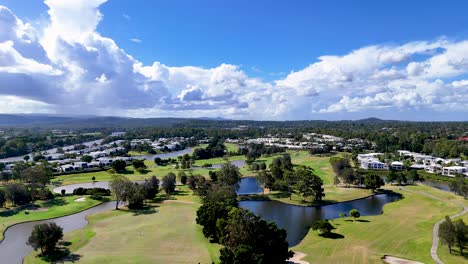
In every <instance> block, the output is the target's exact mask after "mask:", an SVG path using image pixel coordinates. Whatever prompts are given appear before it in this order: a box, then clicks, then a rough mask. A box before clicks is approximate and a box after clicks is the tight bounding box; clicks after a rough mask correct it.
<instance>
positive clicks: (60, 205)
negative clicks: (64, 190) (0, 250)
mask: <svg viewBox="0 0 468 264" xmlns="http://www.w3.org/2000/svg"><path fill="white" fill-rule="evenodd" d="M79 197H80V196H75V195H73V196H65V197H58V198H55V199H54V200H52V201H49V202H43V201H37V202H36V204H37V205H39V206H40V207H38V208H37V209H36V210H21V211H19V212H18V213H16V214H10V211H7V210H3V209H1V210H0V240H1V239H3V231H5V229H6V228H7V227H9V226H11V225H13V224H17V223H22V222H26V221H35V220H43V219H49V218H54V217H60V216H64V215H69V214H73V213H76V212H79V211H83V210H85V209H88V208H90V207H92V206H94V205H97V204H99V203H101V202H100V201H96V200H92V199H88V198H87V199H85V201H84V202H75V199H77V198H79ZM26 211H27V212H28V214H26V213H25V212H26Z"/></svg>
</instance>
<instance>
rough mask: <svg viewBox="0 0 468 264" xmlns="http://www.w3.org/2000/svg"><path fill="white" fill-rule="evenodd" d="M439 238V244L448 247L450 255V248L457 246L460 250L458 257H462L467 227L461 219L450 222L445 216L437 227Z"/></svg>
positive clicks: (466, 240)
mask: <svg viewBox="0 0 468 264" xmlns="http://www.w3.org/2000/svg"><path fill="white" fill-rule="evenodd" d="M439 238H440V240H441V242H442V243H443V244H445V245H447V246H448V249H449V252H450V254H452V248H453V246H454V245H457V246H458V248H459V249H460V255H462V256H463V248H464V247H465V246H466V244H467V242H468V226H466V224H465V222H463V220H462V219H458V220H457V221H455V222H452V220H451V219H450V217H448V216H446V217H445V221H443V222H442V223H441V224H440V226H439Z"/></svg>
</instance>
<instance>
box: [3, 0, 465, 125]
mask: <svg viewBox="0 0 468 264" xmlns="http://www.w3.org/2000/svg"><path fill="white" fill-rule="evenodd" d="M56 2H59V1H58V0H50V1H49V3H48V4H45V3H44V2H42V1H39V0H0V5H3V6H6V7H7V8H9V9H10V10H11V13H13V14H14V15H15V16H16V17H17V18H18V19H19V20H21V21H22V22H24V23H31V25H32V26H33V27H34V28H35V29H36V31H37V32H38V33H37V35H38V36H37V38H38V39H40V41H39V42H40V45H42V46H43V48H44V50H45V53H46V54H48V55H47V56H49V57H50V56H51V55H50V54H53V53H54V52H53V51H52V48H56V45H55V44H54V45H49V44H51V43H52V42H55V41H58V39H63V40H65V42H67V43H69V44H71V43H73V44H79V45H82V46H83V47H88V48H89V47H97V46H101V45H100V44H99V43H97V42H96V40H95V39H94V40H93V42H90V41H88V40H87V41H84V40H83V37H82V36H84V35H88V36H89V35H90V34H98V35H99V37H100V38H102V39H100V40H99V41H102V40H103V39H111V40H113V41H115V45H116V47H118V48H121V49H123V52H122V53H123V54H127V55H131V56H132V57H133V59H134V61H133V62H128V63H132V64H134V65H135V64H141V65H142V67H143V68H144V67H146V68H144V69H141V72H140V73H141V74H142V75H144V77H146V78H147V79H149V80H150V81H151V85H154V82H158V85H156V86H154V87H153V86H151V87H150V88H144V89H146V90H147V91H148V90H151V92H150V93H151V95H152V96H154V98H152V100H151V101H144V100H142V102H141V103H135V102H134V101H132V102H130V103H129V102H125V101H126V100H125V98H122V97H121V94H125V93H126V92H129V91H125V90H124V89H123V88H122V89H121V88H115V83H114V86H113V87H109V88H106V89H109V90H112V91H115V92H112V93H113V95H114V94H115V99H114V102H115V100H117V99H122V101H123V102H122V104H123V105H125V104H126V106H125V107H124V106H123V105H119V104H116V105H109V102H95V100H93V99H89V100H84V102H76V103H75V104H76V105H74V107H70V108H67V109H63V107H60V109H61V110H60V111H65V112H76V109H78V108H80V109H82V108H87V107H84V106H86V105H88V104H92V105H97V107H96V108H92V109H91V110H92V111H94V112H95V113H96V114H106V115H107V114H118V115H129V116H142V115H151V116H160V115H168V114H170V113H174V111H175V113H176V115H180V116H185V115H187V114H190V115H194V116H195V115H202V116H225V117H230V118H257V117H258V118H260V119H316V118H326V119H341V118H351V119H352V118H361V117H366V116H369V115H370V116H374V114H373V113H375V115H376V116H380V117H383V118H393V119H402V118H401V116H405V117H410V118H414V119H419V120H430V119H431V118H433V117H434V116H440V117H441V118H440V119H444V120H445V119H457V120H460V119H462V120H463V119H466V117H465V116H466V111H467V110H466V109H465V108H466V107H463V105H466V103H468V102H467V101H466V100H467V98H466V95H464V93H465V92H466V91H467V90H466V89H467V88H466V86H465V85H464V82H463V81H464V80H465V79H466V77H467V74H468V69H466V72H465V68H464V67H466V65H465V64H463V63H462V65H459V67H461V68H462V69H463V71H456V72H455V71H454V70H453V69H448V67H450V65H451V64H450V63H447V65H445V67H446V68H444V69H439V68H434V67H435V66H434V65H435V64H431V63H434V61H438V60H442V59H439V58H438V57H437V55H439V56H443V55H444V52H445V51H447V50H449V49H450V47H453V48H452V50H455V51H456V52H461V53H463V54H460V55H466V54H464V53H465V49H464V48H463V47H464V45H465V44H464V41H465V40H466V39H467V37H468V16H467V15H466V10H468V2H466V1H387V2H383V1H299V0H295V1H279V0H277V1H267V0H258V1H247V0H238V1H233V0H232V1H231V0H226V1H215V0H210V1H208V0H206V1H204V0H200V1H193V0H171V1H143V0H133V1H118V0H109V1H104V0H90V1H88V2H86V1H85V0H70V1H69V3H72V2H73V4H70V5H71V6H74V5H75V4H76V8H75V7H73V8H63V7H61V6H60V4H59V3H56ZM91 2H93V3H91ZM48 10H56V11H57V13H59V12H62V13H64V14H63V17H65V18H66V17H67V16H68V17H70V21H72V22H70V23H71V26H70V27H76V28H74V29H73V30H71V31H73V32H77V31H80V30H82V29H83V28H85V27H87V26H89V27H90V30H83V32H81V33H79V34H78V33H77V34H75V35H74V36H73V37H72V36H70V35H69V34H68V33H67V32H65V31H67V29H64V28H60V27H59V26H56V27H54V26H53V24H54V21H53V19H51V16H50V15H49V13H48ZM84 10H87V11H90V12H91V13H92V12H94V11H97V12H100V13H101V14H102V16H101V19H99V18H96V16H95V14H94V13H93V14H91V15H90V17H87V16H88V15H83V16H82V19H83V20H85V21H86V20H90V21H94V20H95V22H96V23H95V24H96V25H85V26H84V27H82V26H83V25H81V23H83V21H80V12H81V13H83V12H84ZM66 12H68V13H69V14H65V13H66ZM74 12H75V13H76V14H73V13H74ZM75 15H76V16H75ZM75 17H76V21H73V19H74V18H75ZM60 19H61V18H57V21H56V22H57V23H59V22H60ZM67 23H68V21H67ZM91 24H92V23H91ZM46 28H52V30H50V31H54V34H51V33H50V32H49V33H44V32H45V29H46ZM45 35H49V38H45V37H44V36H45ZM52 35H53V40H51V38H52ZM78 35H80V37H78ZM132 39H133V41H132ZM0 40H1V39H0ZM5 40H6V39H4V41H5ZM99 41H98V42H99ZM0 42H1V41H0ZM421 42H424V43H425V46H424V47H417V48H416V46H418V45H419V46H421V45H420V44H418V43H421ZM457 45H458V46H462V47H461V48H460V47H458V46H457ZM75 46H76V45H75ZM369 47H374V49H372V51H367V50H366V49H367V48H369ZM356 51H357V52H356ZM55 52H56V50H55ZM102 52H103V53H102V54H107V55H109V52H104V50H103V51H102ZM353 52H354V53H356V54H358V55H357V56H354V55H355V54H354V53H353ZM394 52H402V53H404V54H403V55H401V56H402V57H401V58H400V59H399V60H398V59H395V60H393V59H392V60H390V61H385V60H382V61H379V62H369V61H370V60H372V58H373V57H375V56H388V54H394ZM20 53H21V52H20ZM382 53H385V54H384V55H382ZM447 53H449V52H447ZM58 54H59V55H60V53H58ZM102 54H101V55H102ZM353 54H354V55H353ZM360 54H361V55H360ZM22 55H23V57H27V56H26V55H24V54H22ZM88 55H89V54H88ZM88 55H86V54H82V56H83V57H82V58H80V59H79V61H80V63H83V61H84V60H85V58H86V59H88V58H90V57H89V56H88ZM326 55H331V56H335V57H337V58H338V59H340V60H339V61H337V60H335V59H334V58H331V59H325V60H324V59H322V56H326ZM449 55H450V54H447V56H449ZM102 56H104V55H102ZM102 56H101V58H102ZM347 56H348V57H349V58H348V57H347ZM111 57H112V56H111ZM114 57H115V56H114ZM433 57H434V58H433ZM454 57H456V56H454ZM462 57H463V56H462ZM67 59H68V60H72V58H70V57H67ZM75 59H76V58H75ZM431 59H432V60H431ZM60 61H63V60H58V59H57V58H53V59H50V63H47V64H50V66H51V67H53V68H54V69H55V70H56V72H58V71H61V72H68V73H70V76H71V75H73V73H74V72H73V70H74V69H75V68H73V69H71V68H69V65H60V64H61V62H60ZM356 61H357V62H359V63H361V64H366V63H370V64H371V65H368V66H369V67H361V66H362V65H360V66H359V67H358V66H356V64H355V62H356ZM154 62H158V63H160V64H161V65H162V66H163V67H162V68H161V67H155V66H153V67H151V66H152V65H153V63H154ZM86 63H92V64H93V65H94V66H93V69H95V68H96V70H97V71H100V72H94V73H92V74H91V76H92V78H91V76H87V77H86V78H84V80H86V82H85V81H83V83H82V86H85V85H87V86H90V85H91V86H92V85H94V84H91V83H89V82H88V81H89V79H90V78H91V79H94V80H96V81H97V80H98V79H99V77H101V76H104V77H105V78H104V79H99V80H105V81H110V80H111V78H110V75H112V74H114V75H113V76H116V75H115V74H116V71H110V72H109V73H106V71H105V70H101V69H100V68H99V67H98V66H96V65H95V64H96V62H95V61H94V62H92V61H86ZM86 63H85V64H86ZM119 63H120V62H119ZM411 63H420V64H421V65H411V66H409V64H411ZM111 64H112V63H111ZM422 64H424V65H422ZM80 65H81V64H80ZM221 65H227V67H224V68H220V66H221ZM314 65H315V66H314ZM81 66H83V65H81ZM184 66H195V68H196V73H195V72H194V71H193V69H190V70H188V69H185V68H184ZM229 66H233V67H234V68H233V67H229ZM416 66H418V67H423V66H424V67H426V68H425V70H424V72H427V74H426V75H424V76H421V77H420V78H417V79H416V78H414V75H411V76H407V75H405V74H403V73H401V74H400V75H398V74H399V73H398V71H401V72H403V71H405V72H409V68H408V67H411V69H413V67H416ZM436 66H437V67H439V66H440V65H439V64H437V65H436ZM88 67H89V65H88ZM88 67H84V66H83V67H81V68H83V69H88ZM181 67H182V69H181ZM201 69H203V70H206V71H199V70H201ZM330 69H332V70H331V73H330ZM418 69H419V68H418ZM421 69H422V68H421ZM377 71H379V72H380V73H381V75H379V76H382V74H383V75H385V74H393V75H392V76H394V77H395V76H397V75H398V76H399V77H395V78H396V79H395V78H394V77H392V79H391V80H390V79H389V78H387V77H385V79H380V80H378V81H375V82H374V81H372V82H369V81H368V80H371V79H372V80H374V79H376V78H377V77H375V75H376V74H377ZM421 71H423V70H421ZM28 72H30V71H28ZM219 72H221V73H219ZM239 72H240V73H239ZM292 72H295V73H297V74H295V75H292V74H291V73H292ZM103 74H104V75H103ZM126 74H127V73H126ZM128 74H129V73H128ZM210 74H211V75H210ZM215 74H216V75H215ZM239 74H240V75H242V76H240V75H239ZM337 74H338V75H340V74H341V75H340V76H337ZM49 75H51V74H49ZM52 75H53V74H52ZM64 75H65V74H64ZM64 75H63V76H64ZM208 75H210V76H208ZM328 75H330V76H328ZM73 76H76V74H75V75H73ZM119 76H120V77H121V78H124V79H125V80H126V81H128V82H129V85H130V86H131V85H139V84H140V83H141V81H140V80H139V78H140V77H141V76H130V75H128V76H127V75H125V74H123V73H122V72H119ZM124 76H125V77H124ZM213 76H215V77H216V78H221V79H220V80H217V82H215V84H213V80H214V77H213ZM220 76H221V77H220ZM322 76H324V77H323V78H322ZM127 78H130V79H127ZM257 78H260V79H257ZM327 78H328V79H327ZM348 78H349V79H348ZM378 78H380V77H378ZM65 79H67V80H69V79H68V78H65ZM240 79H242V80H240ZM437 80H440V81H442V83H440V82H439V83H437V82H436V81H437ZM1 81H2V79H1V78H0V84H1ZM403 81H405V82H403ZM63 82H66V80H63ZM119 82H122V80H120V81H119ZM453 82H457V83H455V84H454V83H453ZM103 83H104V82H100V83H99V85H101V84H103ZM135 83H136V84H135ZM220 83H221V84H220ZM233 83H237V84H241V85H238V86H235V85H234V84H233ZM332 83H333V84H336V85H334V86H332V85H331V84H332ZM160 84H161V85H160ZM41 85H48V84H41ZM96 85H97V84H96ZM110 86H112V85H111V84H110ZM215 86H216V87H215ZM218 86H223V87H222V88H220V87H218ZM325 86H326V87H325ZM329 86H330V87H329ZM358 86H359V87H358ZM364 86H365V89H364V90H362V89H363V88H360V87H364ZM422 86H424V87H434V88H430V89H431V93H430V94H428V91H427V89H428V88H424V87H422ZM435 86H437V88H435ZM448 86H450V87H448ZM455 86H456V87H455ZM145 87H146V86H145ZM226 87H227V88H226ZM411 87H413V88H411ZM460 87H461V88H460ZM79 88H80V87H77V88H76V89H79ZM51 89H52V88H51ZM54 89H65V90H67V92H69V90H70V88H63V87H54V88H53V89H52V90H54ZM242 89H247V90H248V91H251V90H255V91H256V93H255V94H257V95H260V96H264V97H268V98H270V99H269V101H268V100H267V101H266V102H260V101H262V100H263V99H262V100H260V99H258V98H255V94H252V95H249V96H246V95H245V93H246V92H245V91H240V90H242ZM286 89H290V90H291V91H289V92H288V91H286V92H285V90H286ZM360 89H361V90H360ZM405 89H409V90H405ZM436 89H439V90H437V91H435V90H436ZM71 90H73V89H71ZM94 90H96V89H94ZM135 90H137V91H138V92H140V91H141V90H142V88H141V87H135ZM432 90H434V91H432ZM48 91H50V90H48ZM48 91H44V92H43V93H46V94H47V93H48ZM330 91H333V92H330ZM238 92H239V93H240V95H239V94H237V93H238ZM0 93H1V91H0ZM32 93H33V92H32V91H31V94H32ZM4 94H5V96H7V95H8V96H17V97H21V98H23V99H25V100H33V101H38V103H39V105H40V104H41V103H44V104H46V105H45V106H46V107H42V109H43V110H44V111H50V112H57V111H58V110H57V109H58V108H57V105H59V104H58V103H57V101H60V98H40V97H39V96H36V95H31V96H29V95H28V94H27V92H26V95H24V94H23V96H19V95H18V94H12V93H7V92H5V93H4ZM405 94H410V95H411V96H413V97H412V98H411V99H408V100H406V101H405V100H403V99H402V97H404V96H403V95H405ZM338 95H340V96H338ZM442 95H443V96H445V97H447V98H445V97H444V98H442V99H443V100H440V98H439V97H440V96H442ZM68 96H69V94H68ZM96 96H97V95H96ZM387 96H388V97H392V98H393V99H392V100H389V101H386V100H385V98H387ZM51 97H53V96H51ZM454 98H455V99H456V100H455V101H454ZM132 100H133V99H132ZM135 100H137V99H135ZM117 101H119V100H117ZM392 101H394V102H397V103H395V104H392ZM20 104H21V103H19V105H20ZM130 104H131V106H130ZM265 105H270V106H271V105H277V106H278V107H276V108H277V109H269V110H268V111H267V113H268V115H265V116H262V115H259V114H258V112H257V111H260V112H262V113H263V112H264V111H263V110H264V107H265ZM43 106H44V105H43ZM361 106H367V107H361ZM38 107H40V106H38ZM17 109H19V110H21V107H19V108H18V107H17ZM88 109H90V108H88ZM225 109H227V111H225ZM369 110H372V111H371V112H370V113H371V114H369ZM0 111H1V109H0ZM25 111H28V110H27V109H25ZM83 112H85V111H83ZM408 113H418V114H417V116H415V117H412V116H411V115H408ZM425 113H433V114H427V115H426V114H425ZM86 114H88V113H86ZM338 117H339V118H338Z"/></svg>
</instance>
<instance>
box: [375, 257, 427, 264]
mask: <svg viewBox="0 0 468 264" xmlns="http://www.w3.org/2000/svg"><path fill="white" fill-rule="evenodd" d="M383 261H384V262H385V263H389V264H424V263H422V262H419V261H413V260H408V259H402V258H397V257H392V256H384V258H383Z"/></svg>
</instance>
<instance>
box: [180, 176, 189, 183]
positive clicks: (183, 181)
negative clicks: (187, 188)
mask: <svg viewBox="0 0 468 264" xmlns="http://www.w3.org/2000/svg"><path fill="white" fill-rule="evenodd" d="M187 179H188V177H187V175H182V177H180V183H182V184H183V185H185V184H187Z"/></svg>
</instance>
